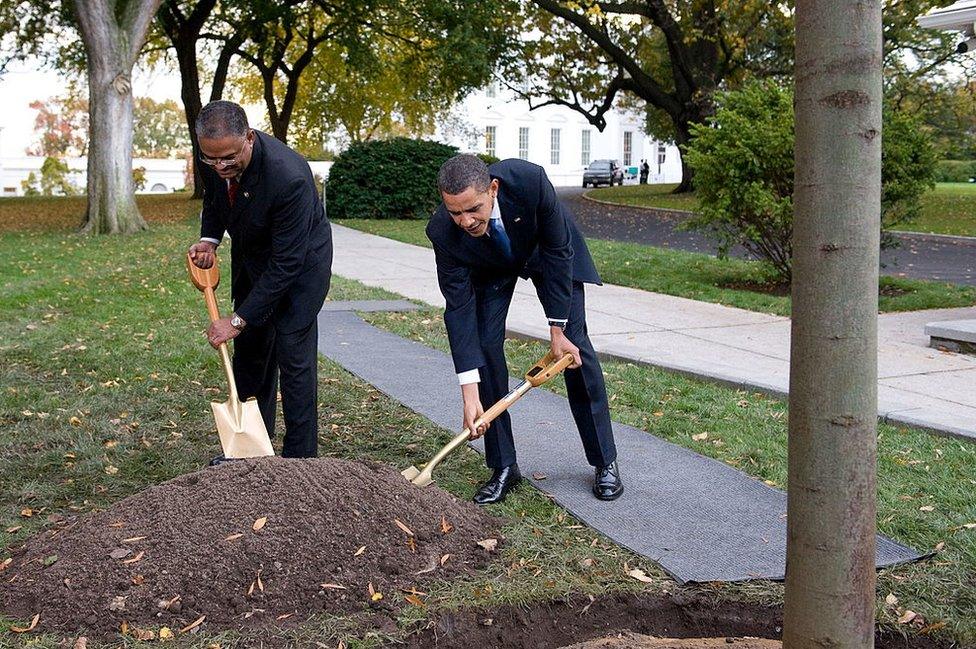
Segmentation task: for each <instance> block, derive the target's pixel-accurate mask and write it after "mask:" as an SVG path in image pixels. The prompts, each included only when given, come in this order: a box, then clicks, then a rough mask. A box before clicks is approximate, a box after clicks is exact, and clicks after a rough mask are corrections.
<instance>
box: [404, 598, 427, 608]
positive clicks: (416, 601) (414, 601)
mask: <svg viewBox="0 0 976 649" xmlns="http://www.w3.org/2000/svg"><path fill="white" fill-rule="evenodd" d="M403 599H405V600H407V601H408V602H410V603H411V604H413V605H414V606H419V607H420V608H426V604H424V602H423V600H422V599H420V598H419V597H417V596H416V595H407V596H406V597H404V598H403Z"/></svg>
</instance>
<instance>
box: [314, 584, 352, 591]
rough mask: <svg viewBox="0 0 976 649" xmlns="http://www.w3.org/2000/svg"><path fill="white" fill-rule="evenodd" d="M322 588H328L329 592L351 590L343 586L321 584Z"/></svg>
mask: <svg viewBox="0 0 976 649" xmlns="http://www.w3.org/2000/svg"><path fill="white" fill-rule="evenodd" d="M319 586H320V587H321V588H326V589H329V590H349V589H348V588H346V587H345V586H343V585H342V584H319Z"/></svg>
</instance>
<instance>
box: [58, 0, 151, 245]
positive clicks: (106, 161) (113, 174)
mask: <svg viewBox="0 0 976 649" xmlns="http://www.w3.org/2000/svg"><path fill="white" fill-rule="evenodd" d="M120 2H121V6H117V5H119V4H120V3H117V2H112V1H111V0H75V3H74V4H75V17H76V18H77V20H78V27H79V31H80V32H81V37H82V40H83V41H84V43H85V52H86V54H87V64H88V105H89V110H90V116H89V135H88V137H89V144H88V211H87V214H86V216H85V224H84V226H83V230H84V231H86V232H91V233H94V234H102V233H128V232H135V231H137V230H143V229H145V228H146V222H145V221H144V220H143V218H142V215H141V214H140V213H139V208H138V207H136V202H135V189H134V187H133V183H132V104H133V102H132V83H131V78H132V68H133V66H134V65H135V62H136V57H138V55H139V50H140V49H141V47H142V44H143V42H145V39H146V32H147V30H148V29H149V24H150V22H151V21H152V19H153V16H154V15H155V14H156V10H157V9H158V8H159V4H160V2H161V0H128V2H125V1H124V0H120Z"/></svg>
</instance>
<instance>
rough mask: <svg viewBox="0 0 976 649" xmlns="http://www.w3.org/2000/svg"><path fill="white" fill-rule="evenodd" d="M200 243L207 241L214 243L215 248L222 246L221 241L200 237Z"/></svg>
mask: <svg viewBox="0 0 976 649" xmlns="http://www.w3.org/2000/svg"><path fill="white" fill-rule="evenodd" d="M200 241H206V242H208V243H212V244H213V245H215V246H219V245H220V239H211V238H210V237H200Z"/></svg>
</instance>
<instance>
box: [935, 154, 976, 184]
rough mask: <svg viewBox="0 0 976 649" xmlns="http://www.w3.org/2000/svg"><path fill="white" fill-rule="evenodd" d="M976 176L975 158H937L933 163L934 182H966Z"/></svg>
mask: <svg viewBox="0 0 976 649" xmlns="http://www.w3.org/2000/svg"><path fill="white" fill-rule="evenodd" d="M971 178H976V160H939V162H938V163H937V164H936V165H935V182H937V183H968V182H971V181H970V179H971Z"/></svg>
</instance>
